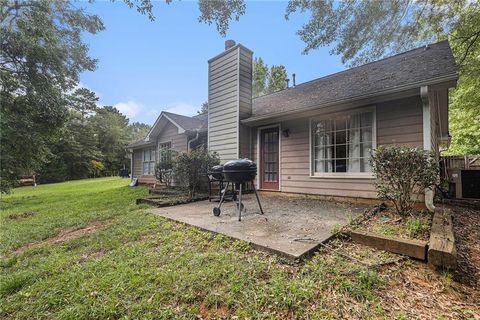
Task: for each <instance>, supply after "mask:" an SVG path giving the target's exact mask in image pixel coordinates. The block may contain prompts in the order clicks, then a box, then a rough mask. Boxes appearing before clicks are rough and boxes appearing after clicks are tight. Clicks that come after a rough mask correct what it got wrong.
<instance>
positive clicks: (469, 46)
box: [286, 0, 480, 154]
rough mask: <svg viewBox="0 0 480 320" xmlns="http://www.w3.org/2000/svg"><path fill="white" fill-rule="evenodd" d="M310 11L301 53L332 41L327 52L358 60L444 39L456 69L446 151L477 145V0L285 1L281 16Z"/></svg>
mask: <svg viewBox="0 0 480 320" xmlns="http://www.w3.org/2000/svg"><path fill="white" fill-rule="evenodd" d="M297 10H300V11H310V12H311V13H312V14H311V18H310V20H309V21H308V22H307V23H306V24H305V25H304V26H303V27H302V29H301V30H299V32H298V34H299V36H300V38H301V39H302V40H303V41H304V42H305V44H306V47H305V50H304V53H308V52H309V51H310V50H313V49H316V48H318V47H320V46H327V45H333V49H332V50H331V53H332V54H339V55H341V56H342V61H343V62H344V63H347V64H349V65H353V66H355V65H359V64H363V63H366V62H370V61H373V60H376V59H379V58H381V57H384V56H388V55H392V54H395V53H398V52H401V51H405V50H408V49H412V48H414V47H418V46H421V45H424V44H427V43H432V42H437V41H440V40H444V39H448V40H449V42H450V45H451V46H452V50H453V53H454V56H455V60H456V62H457V65H458V66H459V68H460V79H459V81H458V84H457V89H456V90H452V92H451V94H450V98H451V100H450V121H451V126H450V129H451V130H450V133H451V135H452V136H453V140H452V144H451V148H450V151H449V153H450V154H453V153H455V154H458V153H477V152H478V151H479V149H478V145H480V135H479V134H478V132H480V96H479V95H478V94H477V93H478V92H480V82H479V81H478V74H480V27H479V26H480V2H479V1H470V0H419V1H354V0H348V1H341V2H334V1H332V0H328V1H309V0H291V1H290V2H289V4H288V7H287V12H286V17H287V18H288V16H289V15H290V14H291V13H293V12H295V11H297Z"/></svg>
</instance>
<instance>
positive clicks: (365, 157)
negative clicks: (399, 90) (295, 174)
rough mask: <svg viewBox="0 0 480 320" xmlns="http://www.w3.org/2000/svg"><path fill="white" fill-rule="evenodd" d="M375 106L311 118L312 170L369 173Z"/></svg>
mask: <svg viewBox="0 0 480 320" xmlns="http://www.w3.org/2000/svg"><path fill="white" fill-rule="evenodd" d="M374 122H375V113H374V110H371V111H368V112H361V113H355V114H348V115H341V116H338V117H332V118H320V119H313V120H312V122H311V130H312V132H311V139H312V158H311V159H312V173H313V175H322V174H334V173H342V172H343V173H368V172H371V171H372V169H371V167H370V163H369V159H370V152H371V149H373V148H374V147H375V132H374V130H375V125H374Z"/></svg>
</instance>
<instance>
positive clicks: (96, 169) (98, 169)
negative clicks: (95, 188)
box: [90, 160, 105, 178]
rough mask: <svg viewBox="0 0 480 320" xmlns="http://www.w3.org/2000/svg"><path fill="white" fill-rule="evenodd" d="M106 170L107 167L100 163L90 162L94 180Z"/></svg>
mask: <svg viewBox="0 0 480 320" xmlns="http://www.w3.org/2000/svg"><path fill="white" fill-rule="evenodd" d="M104 168H105V166H104V165H103V163H101V162H100V161H97V160H90V172H91V174H92V175H93V177H94V178H96V177H98V176H99V175H100V174H101V173H102V170H103V169H104Z"/></svg>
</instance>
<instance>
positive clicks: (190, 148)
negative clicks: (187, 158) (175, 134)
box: [187, 129, 200, 152]
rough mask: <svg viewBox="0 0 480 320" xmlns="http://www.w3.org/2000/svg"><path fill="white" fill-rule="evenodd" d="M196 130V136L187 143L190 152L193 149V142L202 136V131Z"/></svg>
mask: <svg viewBox="0 0 480 320" xmlns="http://www.w3.org/2000/svg"><path fill="white" fill-rule="evenodd" d="M195 132H196V134H195V138H193V139H191V140H189V141H188V143H187V152H190V150H192V145H191V144H192V142H195V141H197V140H198V138H199V137H200V132H199V130H198V129H197V130H195Z"/></svg>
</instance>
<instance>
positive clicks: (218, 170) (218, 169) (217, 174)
mask: <svg viewBox="0 0 480 320" xmlns="http://www.w3.org/2000/svg"><path fill="white" fill-rule="evenodd" d="M208 174H209V175H211V176H212V177H213V179H215V180H223V166H222V165H218V166H213V167H212V168H211V169H210V170H209V171H208Z"/></svg>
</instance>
